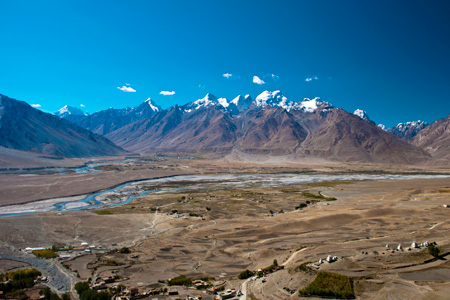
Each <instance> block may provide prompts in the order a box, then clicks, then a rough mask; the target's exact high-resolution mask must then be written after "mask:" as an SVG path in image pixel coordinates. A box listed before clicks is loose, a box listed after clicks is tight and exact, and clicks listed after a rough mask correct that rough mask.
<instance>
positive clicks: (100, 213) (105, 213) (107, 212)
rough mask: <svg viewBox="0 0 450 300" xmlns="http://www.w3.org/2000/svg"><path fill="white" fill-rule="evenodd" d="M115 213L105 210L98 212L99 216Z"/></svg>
mask: <svg viewBox="0 0 450 300" xmlns="http://www.w3.org/2000/svg"><path fill="white" fill-rule="evenodd" d="M112 214H113V213H112V212H111V211H110V210H107V209H103V210H97V215H112Z"/></svg>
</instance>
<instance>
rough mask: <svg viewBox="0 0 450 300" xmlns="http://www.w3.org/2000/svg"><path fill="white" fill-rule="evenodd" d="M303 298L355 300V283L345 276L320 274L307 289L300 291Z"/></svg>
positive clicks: (329, 273)
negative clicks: (317, 297) (318, 297)
mask: <svg viewBox="0 0 450 300" xmlns="http://www.w3.org/2000/svg"><path fill="white" fill-rule="evenodd" d="M299 293H300V295H302V296H321V297H336V298H341V299H354V298H355V294H354V292H353V283H352V280H351V278H350V277H347V276H345V275H341V274H336V273H331V272H323V271H321V272H319V273H318V274H317V276H316V278H315V279H314V281H313V282H311V283H310V284H309V285H308V286H307V287H305V288H304V289H301V290H300V291H299Z"/></svg>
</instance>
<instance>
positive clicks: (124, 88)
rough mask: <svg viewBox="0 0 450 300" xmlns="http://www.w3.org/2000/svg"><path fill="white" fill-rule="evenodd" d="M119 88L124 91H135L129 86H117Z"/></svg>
mask: <svg viewBox="0 0 450 300" xmlns="http://www.w3.org/2000/svg"><path fill="white" fill-rule="evenodd" d="M117 88H118V89H119V90H121V91H123V92H125V93H135V92H136V90H135V89H133V88H132V87H131V86H125V85H124V86H123V87H117Z"/></svg>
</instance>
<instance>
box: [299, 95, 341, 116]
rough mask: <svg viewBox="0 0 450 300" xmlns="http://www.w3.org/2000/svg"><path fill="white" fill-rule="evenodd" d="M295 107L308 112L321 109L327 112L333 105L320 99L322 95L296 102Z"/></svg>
mask: <svg viewBox="0 0 450 300" xmlns="http://www.w3.org/2000/svg"><path fill="white" fill-rule="evenodd" d="M293 108H294V109H296V110H301V111H304V112H307V113H313V112H315V111H316V110H319V109H321V110H322V111H323V112H327V111H328V110H330V109H332V108H333V105H331V104H330V103H328V102H325V101H320V97H315V98H313V99H309V98H304V99H303V100H302V101H299V102H297V103H295V105H294V107H293Z"/></svg>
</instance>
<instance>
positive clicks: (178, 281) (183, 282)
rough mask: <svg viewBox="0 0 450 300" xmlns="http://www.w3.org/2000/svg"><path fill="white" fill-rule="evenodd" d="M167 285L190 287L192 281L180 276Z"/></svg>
mask: <svg viewBox="0 0 450 300" xmlns="http://www.w3.org/2000/svg"><path fill="white" fill-rule="evenodd" d="M168 284H169V285H184V286H190V285H191V284H192V280H191V279H190V278H189V277H186V276H185V275H180V276H178V277H175V278H172V279H170V280H169V282H168Z"/></svg>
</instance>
